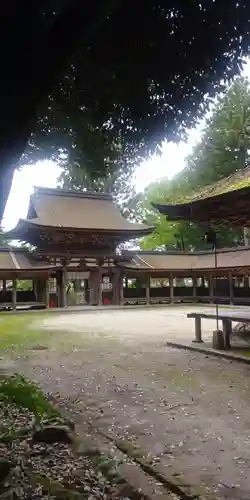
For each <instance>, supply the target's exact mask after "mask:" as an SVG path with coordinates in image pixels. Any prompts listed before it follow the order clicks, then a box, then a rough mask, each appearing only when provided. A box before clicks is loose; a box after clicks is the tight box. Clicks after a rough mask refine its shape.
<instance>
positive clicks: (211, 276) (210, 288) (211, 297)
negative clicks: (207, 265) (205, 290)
mask: <svg viewBox="0 0 250 500" xmlns="http://www.w3.org/2000/svg"><path fill="white" fill-rule="evenodd" d="M208 282H209V296H210V299H212V300H213V296H214V279H213V275H212V274H210V275H209V279H208Z"/></svg>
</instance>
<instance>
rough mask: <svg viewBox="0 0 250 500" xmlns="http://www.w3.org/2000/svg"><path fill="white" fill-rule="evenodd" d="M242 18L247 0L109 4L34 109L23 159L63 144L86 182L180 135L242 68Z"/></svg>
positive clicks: (245, 35) (245, 37) (245, 31)
mask: <svg viewBox="0 0 250 500" xmlns="http://www.w3.org/2000/svg"><path fill="white" fill-rule="evenodd" d="M93 3H94V4H95V3H97V2H93ZM105 5H106V4H105ZM84 8H85V6H84ZM60 10H61V9H59V8H58V4H55V13H56V14H57V13H58V11H60ZM58 15H59V14H58ZM248 19H249V16H248V3H247V2H245V1H243V0H241V1H240V2H236V0H235V1H231V2H230V5H229V4H228V2H227V3H226V2H225V8H224V9H223V8H222V3H220V5H218V2H211V4H210V5H209V7H208V6H207V3H206V2H200V3H192V4H191V5H188V6H187V4H186V2H184V1H181V2H178V3H176V1H173V0H172V1H170V0H169V1H168V2H166V1H165V0H164V1H163V0H160V1H158V2H155V1H154V0H149V1H148V2H146V3H145V2H142V1H138V2H136V3H135V2H133V3H132V2H131V0H129V1H127V2H114V3H113V8H112V9H111V12H110V14H109V15H107V16H106V18H105V19H104V21H103V22H102V23H101V25H100V26H99V29H98V30H96V31H95V32H93V33H92V35H91V36H90V39H89V41H88V43H86V39H85V38H83V41H82V43H80V44H79V50H78V52H77V54H75V57H74V58H73V59H72V60H71V61H70V64H69V65H68V66H67V68H65V72H64V74H63V76H62V78H61V79H60V82H59V83H58V85H56V86H54V88H53V91H52V92H51V93H50V95H49V96H48V97H47V100H46V101H44V103H43V105H42V106H41V107H40V108H39V110H38V114H37V122H36V126H35V127H33V130H32V135H31V137H30V141H29V147H28V148H27V149H26V153H25V155H24V157H23V160H22V162H35V161H37V160H40V159H44V158H45V157H49V158H54V159H57V160H58V159H59V160H60V155H61V153H62V152H63V153H64V154H65V155H66V157H67V159H69V163H70V164H71V165H73V166H74V165H76V166H77V167H80V168H83V169H84V170H85V171H87V172H88V176H91V178H92V180H93V179H94V180H96V179H99V178H102V179H104V178H105V177H107V176H108V175H107V172H108V173H109V172H110V168H111V166H113V169H114V170H116V168H117V165H118V164H119V165H121V161H120V159H121V158H122V168H123V170H124V171H125V170H126V169H129V168H130V167H131V165H132V164H134V163H135V162H138V163H139V162H140V161H141V159H142V158H144V157H145V156H147V155H148V154H151V153H153V152H155V151H156V150H157V148H158V146H159V144H161V142H162V141H163V140H164V139H165V137H168V139H169V140H172V139H173V140H179V139H180V138H185V135H186V129H187V128H188V127H191V126H193V125H194V123H195V121H196V120H197V118H199V117H200V116H202V115H203V113H204V110H205V109H207V106H208V105H209V102H210V100H209V99H210V97H211V96H213V95H215V93H216V92H217V91H218V90H220V89H221V80H222V78H231V77H232V76H233V75H234V74H235V73H237V72H238V71H239V69H240V67H241V57H242V54H243V53H244V52H247V50H248V46H249V26H250V21H248ZM190 20H192V22H190ZM201 46H202V51H201V50H200V47H201ZM170 47H171V50H170V49H169V48H170ZM204 96H205V97H204ZM117 158H118V160H119V161H118V162H117V161H116V160H117ZM114 160H115V161H114ZM119 168H120V167H119Z"/></svg>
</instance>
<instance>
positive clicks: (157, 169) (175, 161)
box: [3, 59, 250, 230]
mask: <svg viewBox="0 0 250 500" xmlns="http://www.w3.org/2000/svg"><path fill="white" fill-rule="evenodd" d="M243 74H244V75H245V76H248V77H249V79H250V59H248V60H247V63H246V65H245V67H244V71H243ZM203 123H204V122H203ZM203 123H200V124H199V125H197V127H196V128H194V129H192V130H190V132H189V134H188V140H187V142H180V143H179V144H174V143H171V142H169V143H168V142H166V143H164V145H163V147H162V155H161V156H154V157H152V159H150V160H148V161H145V162H143V163H142V164H141V165H140V166H139V167H137V170H136V173H135V176H134V182H135V187H136V190H137V192H140V191H143V189H144V188H145V187H147V186H148V184H150V183H151V182H154V181H157V180H159V179H161V178H162V177H167V178H169V179H171V178H172V177H173V176H174V175H175V174H177V173H178V172H180V171H181V170H182V169H183V168H184V166H185V158H186V156H188V155H189V154H190V153H191V152H192V148H193V147H194V145H195V144H196V143H197V142H198V141H199V138H200V135H201V131H202V127H203ZM59 175H60V168H59V167H58V166H57V165H55V164H53V163H52V162H49V161H46V162H43V163H37V164H36V165H29V166H26V167H23V168H22V170H19V171H16V172H15V175H14V179H13V183H12V188H11V192H10V196H9V199H8V202H7V205H6V209H5V213H4V218H3V229H4V230H9V229H12V228H13V227H14V226H15V225H16V223H17V222H18V219H19V218H25V217H26V215H27V210H28V203H29V196H30V194H31V193H32V192H33V188H34V186H42V187H51V188H53V187H56V185H57V178H58V177H59Z"/></svg>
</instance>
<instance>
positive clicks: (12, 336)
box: [0, 313, 49, 351]
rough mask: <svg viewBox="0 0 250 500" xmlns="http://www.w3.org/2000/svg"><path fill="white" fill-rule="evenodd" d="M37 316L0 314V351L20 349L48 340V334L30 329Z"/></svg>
mask: <svg viewBox="0 0 250 500" xmlns="http://www.w3.org/2000/svg"><path fill="white" fill-rule="evenodd" d="M37 317H39V318H41V319H43V317H44V315H43V314H41V313H39V314H32V316H31V315H30V314H27V313H26V314H25V313H24V314H16V315H15V314H10V315H8V314H6V315H5V314H2V315H1V316H0V351H3V350H5V349H22V348H23V347H26V346H28V345H29V344H32V343H35V342H39V341H44V340H47V339H48V338H49V332H47V331H42V330H39V329H38V328H37V327H32V324H33V323H34V324H35V321H36V319H37Z"/></svg>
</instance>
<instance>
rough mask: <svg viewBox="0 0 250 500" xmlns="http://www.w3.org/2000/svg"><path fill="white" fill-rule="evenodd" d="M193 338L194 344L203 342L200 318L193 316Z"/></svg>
mask: <svg viewBox="0 0 250 500" xmlns="http://www.w3.org/2000/svg"><path fill="white" fill-rule="evenodd" d="M194 320H195V339H194V340H193V342H195V343H196V344H201V343H203V340H202V338H201V318H198V317H197V318H195V319H194Z"/></svg>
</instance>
